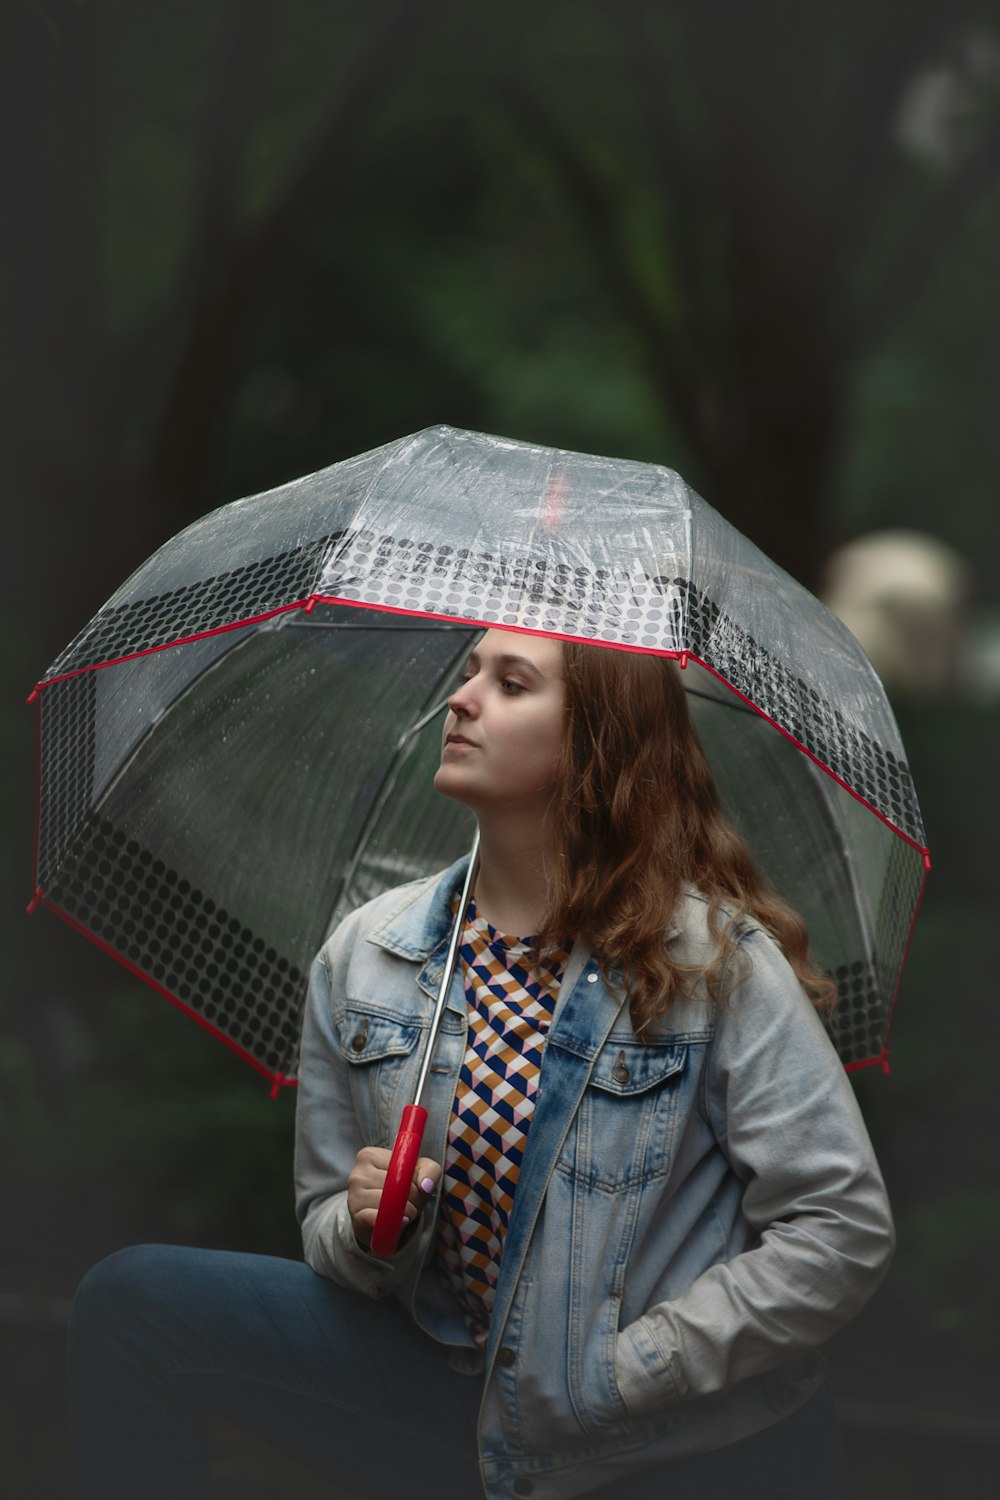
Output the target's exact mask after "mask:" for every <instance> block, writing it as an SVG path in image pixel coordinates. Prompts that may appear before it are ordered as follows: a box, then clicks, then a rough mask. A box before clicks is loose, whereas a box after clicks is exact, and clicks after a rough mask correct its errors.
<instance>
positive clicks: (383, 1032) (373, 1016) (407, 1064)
mask: <svg viewBox="0 0 1000 1500" xmlns="http://www.w3.org/2000/svg"><path fill="white" fill-rule="evenodd" d="M337 1030H338V1034H339V1038H340V1053H341V1056H342V1057H343V1059H344V1062H345V1063H346V1064H347V1073H348V1080H349V1083H350V1089H351V1098H352V1100H353V1102H354V1111H355V1114H356V1116H357V1119H358V1121H359V1124H360V1125H361V1127H362V1129H363V1130H365V1132H366V1134H367V1136H368V1141H367V1144H368V1145H371V1146H391V1145H392V1143H393V1141H394V1140H395V1137H396V1131H397V1129H398V1127H399V1117H400V1114H401V1113H402V1109H403V1105H404V1104H410V1103H412V1099H411V1098H410V1097H409V1095H410V1094H411V1093H412V1092H413V1090H414V1088H415V1087H416V1081H417V1073H418V1071H419V1066H420V1056H421V1046H420V1042H421V1038H422V1037H425V1036H426V1030H425V1028H424V1027H423V1026H421V1025H420V1024H419V1022H416V1021H414V1022H407V1021H404V1020H400V1019H398V1018H396V1017H389V1016H383V1015H379V1014H377V1013H374V1012H372V1011H368V1010H364V1009H362V1008H360V1007H354V1006H351V1005H350V1004H349V1005H348V1008H347V1010H346V1011H345V1012H344V1013H343V1015H342V1016H341V1017H340V1019H339V1021H338V1022H337Z"/></svg>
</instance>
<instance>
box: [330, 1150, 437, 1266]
mask: <svg viewBox="0 0 1000 1500" xmlns="http://www.w3.org/2000/svg"><path fill="white" fill-rule="evenodd" d="M391 1158H392V1152H391V1151H387V1150H385V1149H384V1148H383V1147H381V1146H362V1148H361V1150H360V1151H359V1152H358V1154H357V1156H356V1157H355V1159H354V1166H353V1168H352V1170H351V1174H350V1176H349V1177H348V1179H347V1209H348V1212H349V1213H350V1215H351V1223H352V1224H353V1226H354V1237H355V1239H356V1240H357V1241H358V1243H359V1244H360V1245H361V1246H362V1247H363V1248H364V1249H367V1248H368V1246H369V1245H370V1243H371V1237H372V1230H373V1229H374V1227H375V1220H376V1218H377V1217H378V1207H379V1203H380V1202H381V1201H382V1188H383V1186H384V1185H385V1178H386V1173H387V1172H388V1170H389V1162H390V1160H391ZM440 1181H441V1166H440V1164H439V1163H438V1162H436V1161H433V1160H432V1159H431V1158H430V1157H429V1156H424V1157H421V1158H420V1160H419V1161H418V1162H417V1165H416V1168H415V1170H414V1173H413V1181H412V1183H411V1184H410V1190H409V1192H408V1194H407V1198H406V1208H405V1209H404V1214H405V1217H406V1220H407V1222H409V1223H411V1224H412V1223H413V1222H414V1220H415V1219H416V1218H417V1216H418V1215H419V1214H421V1213H422V1212H423V1209H424V1205H425V1204H426V1203H427V1201H428V1199H429V1198H430V1197H431V1196H432V1195H433V1194H434V1193H435V1192H436V1191H437V1186H438V1183H439V1182H440Z"/></svg>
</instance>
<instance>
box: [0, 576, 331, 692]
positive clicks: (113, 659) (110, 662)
mask: <svg viewBox="0 0 1000 1500" xmlns="http://www.w3.org/2000/svg"><path fill="white" fill-rule="evenodd" d="M318 597H319V596H318V595H316V594H313V595H310V596H309V598H306V599H297V600H296V602H295V603H294V604H280V605H279V606H278V608H277V609H269V610H267V612H266V613H265V614H262V615H248V616H247V618H246V619H245V620H233V621H232V623H231V624H229V625H216V626H215V627H214V629H212V630H198V631H196V632H195V634H194V635H181V636H178V638H177V640H176V641H164V642H163V643H162V645H159V646H147V647H146V649H145V651H131V652H129V654H128V655H127V656H109V657H108V659H107V661H94V662H91V663H90V665H89V666H86V667H77V668H76V670H75V671H74V672H60V674H59V676H58V677H46V678H45V680H44V681H43V682H36V683H35V686H34V688H33V690H32V692H31V696H30V697H29V698H28V702H29V703H31V702H32V701H33V699H34V698H35V696H36V694H37V693H39V692H40V691H41V689H42V688H47V687H51V686H52V684H53V683H54V682H66V681H68V679H69V678H70V677H82V676H83V674H84V672H99V671H100V670H101V668H102V667H120V666H121V665H122V663H123V662H126V661H138V660H139V658H140V656H153V655H155V653H156V652H157V651H170V650H171V649H172V648H173V647H174V646H190V644H191V642H192V641H207V640H208V639H209V638H210V637H211V636H213V635H225V634H226V633H227V631H230V630H242V629H243V627H244V626H245V625H262V624H263V623H264V621H265V620H273V619H274V618H275V616H276V615H285V614H287V613H288V612H289V610H292V609H306V610H308V609H309V607H310V604H315V603H316V601H317V598H318Z"/></svg>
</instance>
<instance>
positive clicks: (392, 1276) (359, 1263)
mask: <svg viewBox="0 0 1000 1500" xmlns="http://www.w3.org/2000/svg"><path fill="white" fill-rule="evenodd" d="M418 1245H419V1238H418V1237H417V1236H416V1235H411V1236H409V1237H408V1238H407V1239H406V1240H405V1241H404V1242H403V1243H401V1244H400V1246H399V1248H398V1249H397V1250H396V1251H395V1252H394V1253H393V1254H392V1255H390V1256H387V1257H386V1258H385V1259H384V1260H383V1259H380V1258H379V1257H377V1256H375V1255H371V1254H369V1252H368V1251H367V1250H363V1249H362V1247H361V1246H360V1245H359V1244H358V1242H357V1240H356V1239H355V1237H354V1225H353V1224H352V1222H351V1215H350V1213H349V1211H348V1208H347V1194H346V1192H345V1193H338V1194H337V1195H336V1197H335V1198H333V1199H332V1200H331V1202H330V1203H329V1204H328V1205H327V1208H326V1212H325V1213H324V1214H323V1215H322V1217H321V1218H320V1220H319V1222H318V1223H316V1224H315V1225H313V1226H311V1233H310V1235H309V1243H308V1245H307V1246H306V1247H305V1250H306V1260H307V1262H308V1263H309V1265H310V1266H311V1267H312V1269H313V1270H314V1271H318V1272H319V1274H320V1275H321V1276H329V1277H330V1279H331V1280H332V1281H338V1282H340V1283H341V1284H342V1285H344V1286H349V1287H352V1288H354V1290H356V1291H359V1292H363V1293H364V1294H365V1295H366V1296H368V1297H373V1298H376V1299H377V1298H379V1297H384V1296H386V1295H387V1294H388V1293H389V1292H391V1291H392V1290H393V1288H394V1287H395V1286H397V1285H398V1283H399V1282H400V1280H401V1279H402V1277H403V1274H404V1273H405V1271H406V1268H407V1266H408V1265H409V1262H410V1260H411V1259H412V1258H413V1255H414V1253H415V1252H416V1249H417V1246H418Z"/></svg>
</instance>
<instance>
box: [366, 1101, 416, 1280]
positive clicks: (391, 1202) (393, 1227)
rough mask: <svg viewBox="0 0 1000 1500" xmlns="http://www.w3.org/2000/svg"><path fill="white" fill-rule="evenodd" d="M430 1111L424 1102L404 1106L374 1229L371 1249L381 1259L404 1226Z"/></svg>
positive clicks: (389, 1253)
mask: <svg viewBox="0 0 1000 1500" xmlns="http://www.w3.org/2000/svg"><path fill="white" fill-rule="evenodd" d="M426 1124H427V1111H426V1109H424V1107H423V1105H422V1104H408V1105H407V1106H406V1108H405V1109H404V1110H403V1118H402V1120H401V1121H400V1126H399V1131H398V1134H397V1135H396V1144H395V1146H393V1148H392V1157H391V1159H390V1162H389V1170H388V1172H387V1173H386V1179H385V1186H384V1187H383V1189H382V1198H381V1201H380V1202H379V1206H378V1215H377V1217H376V1219H375V1228H374V1229H373V1230H372V1242H371V1253H372V1254H373V1255H377V1256H378V1258H379V1259H380V1260H385V1258H386V1257H387V1256H389V1255H391V1254H392V1252H393V1251H394V1250H395V1248H396V1245H397V1243H398V1242H399V1235H400V1231H401V1230H402V1228H403V1215H404V1213H405V1212H406V1200H407V1198H408V1197H409V1196H410V1186H411V1184H412V1182H413V1172H414V1169H415V1167H416V1165H417V1159H418V1158H419V1156H420V1143H421V1141H422V1140H423V1138H424V1126H425V1125H426Z"/></svg>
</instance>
